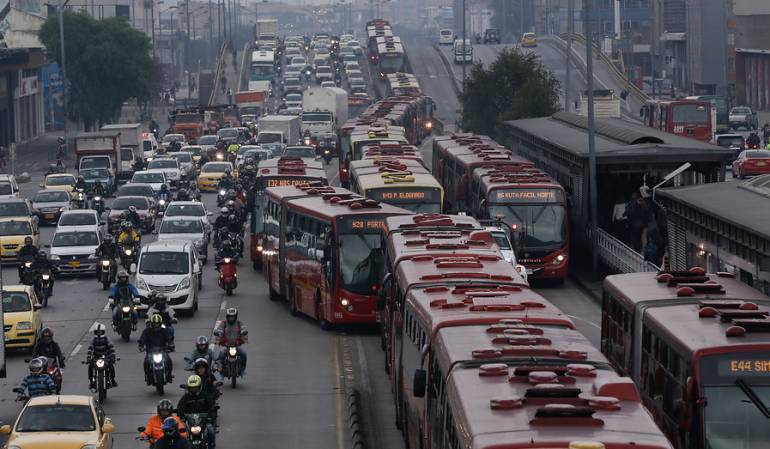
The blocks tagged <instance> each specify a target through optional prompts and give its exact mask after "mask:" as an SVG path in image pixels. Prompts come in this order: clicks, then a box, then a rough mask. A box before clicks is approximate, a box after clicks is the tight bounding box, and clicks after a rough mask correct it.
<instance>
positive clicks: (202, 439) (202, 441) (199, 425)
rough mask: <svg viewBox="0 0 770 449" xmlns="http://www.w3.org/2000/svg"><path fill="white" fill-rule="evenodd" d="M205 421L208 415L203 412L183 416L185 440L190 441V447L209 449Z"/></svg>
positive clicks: (206, 421)
mask: <svg viewBox="0 0 770 449" xmlns="http://www.w3.org/2000/svg"><path fill="white" fill-rule="evenodd" d="M207 423H208V415H206V414H205V413H191V414H189V415H187V416H186V417H185V426H186V427H187V440H188V441H189V442H190V446H191V447H194V448H198V449H210V446H209V442H208V427H207V426H206V424H207Z"/></svg>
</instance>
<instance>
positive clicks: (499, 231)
mask: <svg viewBox="0 0 770 449" xmlns="http://www.w3.org/2000/svg"><path fill="white" fill-rule="evenodd" d="M486 229H487V231H489V232H490V233H491V234H492V237H494V239H495V243H497V246H499V247H500V252H501V253H503V258H504V259H505V261H506V262H510V263H511V264H512V265H513V266H514V267H515V268H516V271H517V272H518V273H519V274H520V275H521V277H523V278H524V280H525V281H526V280H527V269H526V268H525V267H524V265H521V264H519V263H517V262H516V252H515V251H514V249H513V245H512V244H511V239H510V237H509V236H508V232H507V231H506V230H505V229H503V228H501V227H499V226H488V227H487V228H486Z"/></svg>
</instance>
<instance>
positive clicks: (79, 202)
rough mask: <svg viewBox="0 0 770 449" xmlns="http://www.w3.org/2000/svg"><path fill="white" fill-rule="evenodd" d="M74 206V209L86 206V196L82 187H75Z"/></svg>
mask: <svg viewBox="0 0 770 449" xmlns="http://www.w3.org/2000/svg"><path fill="white" fill-rule="evenodd" d="M74 206H75V209H86V208H87V207H88V197H87V196H86V192H85V191H84V190H83V189H77V193H76V194H75V204H74Z"/></svg>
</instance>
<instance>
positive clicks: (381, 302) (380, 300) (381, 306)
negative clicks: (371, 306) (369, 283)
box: [377, 273, 391, 311]
mask: <svg viewBox="0 0 770 449" xmlns="http://www.w3.org/2000/svg"><path fill="white" fill-rule="evenodd" d="M390 280H391V273H388V274H386V275H385V277H384V278H383V279H382V288H381V289H380V291H379V292H377V310H379V311H383V310H385V302H386V299H387V298H386V297H385V295H386V294H387V293H386V291H387V290H389V283H390Z"/></svg>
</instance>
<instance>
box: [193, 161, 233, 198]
mask: <svg viewBox="0 0 770 449" xmlns="http://www.w3.org/2000/svg"><path fill="white" fill-rule="evenodd" d="M227 169H230V173H231V174H232V175H233V176H236V173H235V169H234V168H233V164H232V163H230V162H206V163H205V164H203V167H201V172H200V174H199V175H198V190H200V191H202V192H214V191H216V190H217V187H218V186H219V180H220V179H221V178H222V177H223V176H224V175H225V170H227Z"/></svg>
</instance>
